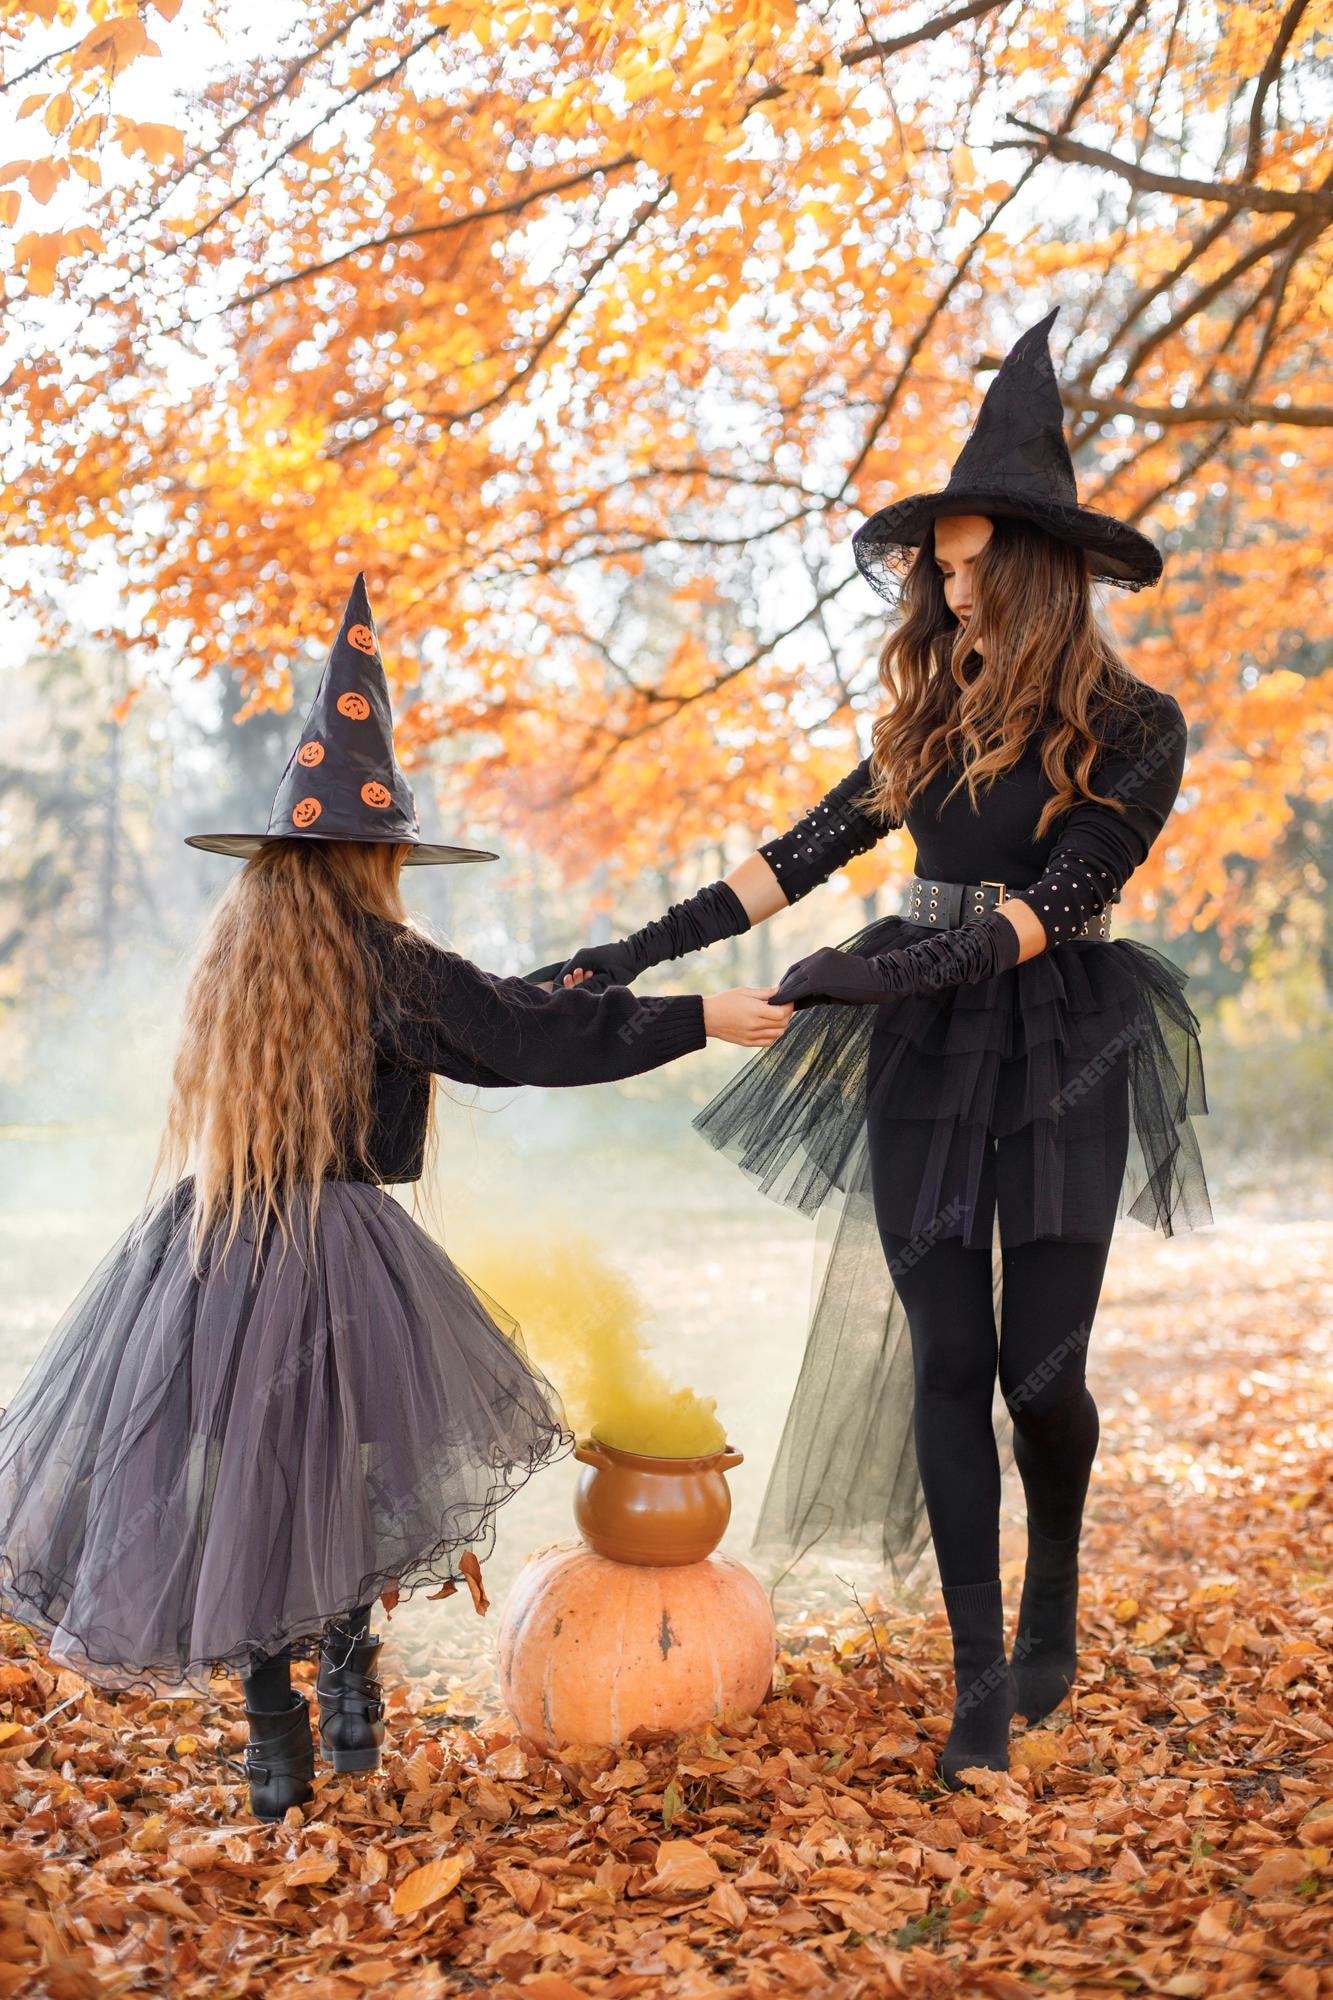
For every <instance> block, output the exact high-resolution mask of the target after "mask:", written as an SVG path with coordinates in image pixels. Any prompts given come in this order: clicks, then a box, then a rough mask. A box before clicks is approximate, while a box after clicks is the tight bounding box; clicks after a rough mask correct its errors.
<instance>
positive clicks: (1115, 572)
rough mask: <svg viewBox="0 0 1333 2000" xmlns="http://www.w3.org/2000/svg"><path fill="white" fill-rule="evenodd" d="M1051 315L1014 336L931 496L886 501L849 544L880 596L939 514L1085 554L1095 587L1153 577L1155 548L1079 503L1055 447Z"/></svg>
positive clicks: (1057, 427) (895, 586)
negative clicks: (1033, 535)
mask: <svg viewBox="0 0 1333 2000" xmlns="http://www.w3.org/2000/svg"><path fill="white" fill-rule="evenodd" d="M1058 311H1059V307H1058V306H1057V307H1055V308H1054V309H1053V310H1052V311H1051V312H1048V313H1047V315H1046V317H1045V319H1042V320H1038V322H1037V324H1036V325H1035V326H1030V327H1029V328H1028V330H1027V332H1026V333H1024V334H1020V336H1019V338H1018V339H1017V340H1016V341H1015V343H1014V345H1013V346H1012V347H1011V348H1010V350H1009V352H1008V354H1006V355H1005V357H1004V360H1003V361H1002V362H1001V364H1000V368H999V371H998V373H997V374H996V377H995V380H994V381H993V382H992V383H991V385H990V387H989V389H987V391H986V394H985V396H984V397H983V399H982V404H981V408H980V410H979V411H978V413H977V420H976V422H975V423H974V424H973V426H972V429H971V431H970V432H969V434H968V437H967V441H966V443H965V444H964V446H963V448H962V450H961V451H960V452H959V454H958V457H957V458H956V459H955V461H954V464H953V467H952V469H951V471H950V473H949V483H948V485H947V486H945V487H942V488H941V489H940V490H939V491H938V492H935V493H914V494H912V495H911V496H910V497H909V498H908V499H906V500H895V501H894V502H893V503H892V505H891V506H888V507H881V509H880V511H879V512H878V513H877V514H872V515H871V516H870V518H869V520H867V521H863V522H862V524H861V526H860V527H859V528H858V529H857V531H856V533H855V535H854V536H853V537H852V547H853V550H854V551H855V554H856V562H857V567H858V568H859V569H860V571H861V574H862V575H863V576H864V577H865V578H866V579H867V581H868V582H870V583H872V584H873V585H874V587H875V589H876V590H877V591H878V592H879V593H880V596H881V597H887V598H889V599H890V601H896V599H897V597H898V593H899V590H900V588H901V585H902V579H903V576H904V574H905V572H906V570H907V568H908V566H909V564H910V563H911V561H912V559H913V557H914V555H915V553H916V550H917V549H918V548H919V547H920V545H921V543H922V541H923V540H924V539H925V536H926V533H927V530H928V529H929V527H930V525H931V523H932V521H934V520H935V519H936V517H937V516H938V515H940V514H985V515H988V516H992V517H993V516H995V515H997V514H1000V515H1008V516H1011V517H1015V518H1017V519H1018V520H1022V521H1033V522H1035V523H1036V525H1037V526H1038V527H1039V528H1045V529H1046V531H1047V532H1048V533H1049V534H1052V535H1055V536H1056V537H1057V538H1058V539H1059V540H1061V541H1065V542H1073V543H1074V545H1075V546H1076V547H1078V548H1081V549H1085V550H1086V551H1087V555H1088V561H1089V570H1090V573H1091V575H1092V576H1093V577H1094V578H1096V579H1097V580H1099V581H1101V582H1105V583H1114V584H1118V585H1119V586H1120V588H1121V589H1122V590H1142V589H1144V588H1145V587H1146V586H1147V585H1148V584H1153V583H1156V582H1157V579H1158V578H1159V577H1160V576H1161V574H1162V555H1161V551H1160V550H1159V549H1158V547H1157V545H1156V543H1155V542H1150V541H1149V540H1148V537H1147V536H1146V535H1142V534H1140V533H1139V531H1138V529H1137V528H1132V527H1131V526H1130V525H1129V523H1128V522H1127V521H1118V520H1116V518H1115V516H1114V515H1112V514H1102V513H1099V512H1098V511H1097V509H1096V508H1094V507H1081V506H1080V505H1079V498H1078V487H1077V485H1076V483H1075V480H1074V464H1073V460H1072V459H1071V458H1070V456H1069V446H1068V445H1067V444H1066V442H1065V433H1064V408H1063V405H1062V403H1061V401H1060V388H1059V384H1058V383H1057V382H1056V379H1055V369H1054V367H1053V366H1052V364H1051V351H1050V348H1049V347H1048V346H1047V336H1048V334H1049V333H1050V330H1051V325H1052V322H1053V321H1054V319H1055V316H1056V313H1057V312H1058Z"/></svg>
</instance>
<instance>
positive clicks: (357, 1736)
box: [315, 1607, 384, 1771]
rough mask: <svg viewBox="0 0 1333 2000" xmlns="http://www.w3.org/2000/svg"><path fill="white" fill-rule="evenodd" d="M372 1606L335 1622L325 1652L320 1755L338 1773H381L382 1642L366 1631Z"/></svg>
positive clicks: (325, 1641)
mask: <svg viewBox="0 0 1333 2000" xmlns="http://www.w3.org/2000/svg"><path fill="white" fill-rule="evenodd" d="M369 1615H370V1614H369V1608H368V1607H367V1608H366V1609H365V1610H364V1611H362V1612H354V1613H353V1614H352V1617H351V1618H350V1619H349V1620H347V1622H346V1623H345V1624H344V1623H340V1622H339V1621H337V1620H331V1621H330V1622H329V1624H328V1625H326V1626H325V1628H324V1636H323V1638H322V1640H321V1642H320V1649H319V1674H318V1677H317V1679H316V1683H315V1692H316V1695H317V1697H318V1700H319V1751H320V1755H321V1757H326V1758H328V1759H329V1760H330V1762H331V1763H332V1765H333V1768H334V1770H335V1771H378V1769H379V1766H380V1749H381V1746H382V1744H383V1742H384V1700H383V1689H382V1688H381V1687H380V1684H379V1682H378V1681H377V1680H376V1679H375V1664H376V1662H377V1661H378V1659H379V1656H380V1647H381V1645H382V1643H383V1642H382V1640H381V1638H380V1635H379V1634H378V1633H377V1632H368V1631H367V1630H366V1620H367V1619H368V1618H369Z"/></svg>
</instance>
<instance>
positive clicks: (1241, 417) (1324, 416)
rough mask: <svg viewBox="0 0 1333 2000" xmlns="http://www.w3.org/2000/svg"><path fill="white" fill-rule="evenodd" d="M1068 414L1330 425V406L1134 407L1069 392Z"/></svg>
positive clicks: (1122, 400)
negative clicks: (1082, 412) (1077, 412)
mask: <svg viewBox="0 0 1333 2000" xmlns="http://www.w3.org/2000/svg"><path fill="white" fill-rule="evenodd" d="M1065 407H1066V409H1069V410H1071V411H1072V410H1093V411H1095V413H1096V414H1097V415H1098V416H1099V417H1133V418H1134V420H1135V422H1136V423H1140V424H1161V425H1163V426H1170V425H1175V424H1296V425H1299V426H1301V427H1303V428H1305V429H1308V430H1324V429H1326V428H1327V427H1328V426H1329V425H1330V424H1333V403H1310V404H1305V405H1302V406H1300V407H1298V406H1297V405H1295V404H1292V405H1290V406H1288V405H1287V404H1285V403H1247V402H1239V401H1238V402H1229V403H1187V404H1184V405H1182V406H1180V407H1177V406H1176V405H1175V404H1174V403H1157V404H1151V403H1135V402H1131V401H1130V400H1129V399H1128V398H1127V397H1124V396H1085V395H1081V394H1080V393H1079V392H1078V391H1077V390H1070V391H1069V392H1068V394H1067V395H1066V397H1065Z"/></svg>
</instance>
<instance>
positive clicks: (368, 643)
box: [185, 575, 499, 867]
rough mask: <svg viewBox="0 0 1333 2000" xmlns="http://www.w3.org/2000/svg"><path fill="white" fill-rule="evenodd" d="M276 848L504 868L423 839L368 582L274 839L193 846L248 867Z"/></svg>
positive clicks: (193, 842)
mask: <svg viewBox="0 0 1333 2000" xmlns="http://www.w3.org/2000/svg"><path fill="white" fill-rule="evenodd" d="M270 840H376V841H380V840H382V841H392V842H402V843H404V844H406V845H408V846H410V847H411V849H412V852H411V853H410V854H409V855H408V856H407V866H408V867H411V866H413V865H414V864H417V865H420V864H422V863H425V862H430V861H497V860H498V859H499V856H498V855H495V854H492V853H490V852H489V850H488V849H486V848H484V847H444V846H440V845H438V844H436V843H432V842H430V841H425V840H422V838H421V834H420V831H419V829H418V822H417V809H416V802H415V800H414V799H413V797H412V787H411V786H410V785H409V784H408V782H407V779H406V778H405V777H404V776H403V773H402V771H401V770H400V769H399V767H398V759H397V758H396V757H395V755H394V750H393V716H392V714H391V713H390V709H389V684H388V682H387V681H386V679H385V677H384V665H383V662H382V660H381V659H380V645H379V640H378V638H377V637H376V634H375V621H374V619H373V617H372V616H371V611H370V599H369V598H368V597H367V595H366V579H365V577H364V576H361V575H359V576H358V577H357V579H356V582H355V583H354V584H353V585H352V594H351V596H350V597H349V598H348V600H347V609H346V610H345V611H344V612H343V620H342V627H341V629H340V631H339V633H338V636H337V638H336V639H335V640H334V642H333V647H332V649H331V651H330V653H329V659H328V665H327V666H326V667H325V669H324V672H323V674H322V676H321V678H320V683H319V687H318V688H317V690H316V692H315V699H314V700H313V701H312V702H311V704H310V712H309V714H308V715H307V716H306V719H305V723H304V725H303V727H302V730H301V737H300V741H299V742H298V743H297V745H296V748H295V749H294V750H293V751H292V754H291V756H290V757H289V758H288V759H287V768H286V770H285V771H284V772H283V774H282V782H281V783H280V784H279V786H278V791H277V796H276V797H275V799H274V801H273V810H272V812H270V814H269V816H268V831H267V832H266V833H189V834H186V836H185V841H186V845H187V846H188V847H202V848H205V849H207V851H208V852H209V853H211V854H232V855H235V856H236V857H237V858H238V859H239V860H242V861H244V860H248V859H249V857H250V856H251V855H252V854H258V853H259V851H260V849H261V848H262V847H263V846H264V844H265V843H266V842H267V841H270Z"/></svg>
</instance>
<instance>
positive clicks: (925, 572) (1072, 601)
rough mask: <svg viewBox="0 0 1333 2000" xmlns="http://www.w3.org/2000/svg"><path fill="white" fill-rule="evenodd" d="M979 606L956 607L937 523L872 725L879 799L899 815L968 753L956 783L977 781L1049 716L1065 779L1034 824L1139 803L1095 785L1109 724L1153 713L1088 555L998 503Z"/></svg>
mask: <svg viewBox="0 0 1333 2000" xmlns="http://www.w3.org/2000/svg"><path fill="white" fill-rule="evenodd" d="M972 576H973V583H974V593H973V605H972V615H971V617H970V618H969V619H968V620H967V622H966V623H965V624H962V623H960V622H959V620H958V619H957V618H956V617H955V615H954V613H953V612H952V611H951V610H950V608H949V605H948V602H947V600H946V598H945V595H944V582H943V578H942V577H941V574H940V571H939V569H938V567H937V565H936V562H935V531H934V527H933V526H932V527H931V528H930V529H929V530H928V531H927V533H926V536H925V539H924V540H923V541H922V543H921V545H920V547H919V548H918V550H917V552H916V555H915V558H914V559H913V561H912V564H911V566H910V568H909V569H908V571H907V574H906V577H905V578H904V582H903V587H902V593H901V603H902V609H903V613H904V616H903V618H902V621H901V623H900V624H898V625H897V626H896V627H895V628H894V630H893V631H892V632H891V633H890V634H889V637H888V639H887V640H886V641H885V644H884V647H883V649H882V651H881V653H880V658H879V675H880V681H881V683H882V684H883V686H884V688H885V689H886V690H887V692H888V695H889V697H890V702H889V707H888V709H887V711H886V712H885V713H884V714H882V715H881V716H880V717H879V719H878V721H877V722H876V723H875V725H874V729H873V731H872V750H871V775H872V785H871V790H870V792H869V794H868V795H867V803H868V804H869V805H870V806H871V807H872V808H873V809H875V810H877V811H879V812H881V813H886V814H889V815H891V816H892V817H893V818H894V819H895V820H896V821H897V822H898V823H899V824H901V821H902V816H903V813H904V811H905V810H906V808H907V806H908V805H909V804H910V803H911V801H912V799H913V798H914V797H916V795H917V794H918V793H919V792H921V791H922V790H923V789H924V788H925V786H926V785H928V784H929V783H930V780H931V779H932V778H933V777H934V775H935V773H936V772H937V771H941V770H943V769H944V768H945V767H946V766H947V765H948V764H949V762H950V761H951V759H952V758H953V757H954V756H955V755H957V756H958V758H959V761H960V763H961V765H962V770H961V772H960V774H959V776H958V778H957V779H956V781H955V783H954V784H953V785H952V786H951V787H950V790H949V794H948V796H949V797H950V798H952V797H953V794H954V793H955V792H956V791H957V790H958V788H959V786H961V785H966V787H967V791H968V796H969V798H970V799H971V801H972V805H973V807H974V808H975V806H976V803H977V794H978V791H979V790H980V789H981V787H982V786H983V785H985V786H989V785H990V784H991V783H993V782H994V780H995V778H997V777H998V776H999V775H1000V773H1001V772H1002V771H1007V770H1008V769H1009V768H1010V767H1011V766H1012V765H1013V764H1016V763H1017V762H1018V760H1019V758H1020V757H1021V756H1022V754H1023V750H1024V746H1025V745H1026V743H1027V741H1028V739H1029V738H1030V737H1031V736H1032V735H1033V733H1034V731H1036V730H1037V729H1039V728H1040V729H1042V730H1043V732H1044V736H1043V748H1042V769H1043V771H1044V773H1045V775H1046V777H1047V779H1048V780H1049V781H1050V783H1051V784H1052V785H1053V786H1054V788H1055V789H1054V792H1053V795H1052V796H1051V797H1050V798H1049V799H1048V800H1047V801H1046V803H1045V805H1044V806H1043V807H1042V811H1041V816H1040V818H1039V819H1038V821H1037V824H1036V826H1035V828H1034V829H1033V835H1032V837H1033V840H1034V841H1039V840H1041V839H1042V837H1043V835H1044V834H1045V833H1046V831H1047V829H1048V828H1049V826H1050V825H1051V823H1052V821H1053V820H1055V819H1056V818H1057V817H1059V816H1060V815H1061V814H1062V813H1064V812H1065V810H1066V809H1067V808H1068V807H1071V806H1074V805H1077V804H1078V803H1079V802H1080V801H1081V800H1083V799H1096V800H1098V801H1099V802H1101V803H1104V804H1109V805H1112V806H1113V807H1114V808H1115V810H1116V811H1117V812H1123V811H1124V810H1125V807H1124V804H1123V802H1122V801H1121V800H1119V799H1115V798H1105V799H1103V797H1102V795H1101V794H1100V793H1098V792H1094V791H1093V790H1092V789H1091V785H1090V773H1091V770H1092V765H1093V762H1094V760H1095V759H1096V757H1097V755H1098V753H1099V751H1100V750H1102V749H1103V748H1104V747H1105V742H1106V739H1107V736H1108V735H1109V734H1114V735H1115V736H1116V738H1117V740H1120V741H1124V740H1126V737H1125V729H1124V725H1125V724H1127V723H1131V722H1132V721H1133V720H1134V718H1135V717H1136V716H1137V717H1138V719H1139V721H1140V722H1142V721H1143V720H1144V715H1143V711H1142V709H1141V707H1140V704H1139V701H1138V699H1137V697H1138V696H1139V695H1141V694H1142V693H1143V692H1144V691H1146V690H1147V689H1148V683H1147V682H1145V681H1141V680H1139V679H1138V677H1137V676H1136V675H1135V674H1133V673H1131V671H1130V669H1129V667H1128V666H1127V665H1126V664H1125V661H1124V660H1123V659H1122V658H1121V656H1120V654H1119V652H1118V651H1117V650H1116V647H1115V645H1114V643H1113V641H1112V640H1111V638H1110V636H1109V635H1108V633H1107V632H1106V631H1105V630H1104V629H1103V627H1102V626H1101V625H1100V624H1099V623H1098V620H1097V617H1096V613H1095V608H1094V605H1093V599H1092V590H1091V583H1090V578H1089V572H1088V563H1087V558H1086V556H1085V555H1084V553H1083V551H1082V550H1081V549H1079V548H1076V547H1074V546H1073V545H1072V544H1071V543H1068V542H1063V541H1060V540H1058V539H1057V538H1056V537H1055V536H1053V535H1049V534H1047V533H1046V531H1045V530H1044V529H1042V528H1038V527H1036V526H1035V525H1033V524H1031V523H1029V522H1026V521H1020V520H1014V519H1006V518H1004V517H1001V516H997V517H996V518H995V519H994V522H993V528H992V533H991V536H990V539H989V540H988V541H987V542H986V544H985V546H984V548H983V549H982V550H981V552H980V554H979V555H978V556H977V559H976V562H975V564H974V565H973V571H972Z"/></svg>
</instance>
